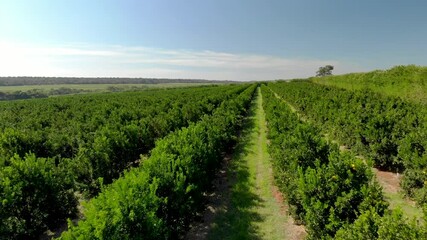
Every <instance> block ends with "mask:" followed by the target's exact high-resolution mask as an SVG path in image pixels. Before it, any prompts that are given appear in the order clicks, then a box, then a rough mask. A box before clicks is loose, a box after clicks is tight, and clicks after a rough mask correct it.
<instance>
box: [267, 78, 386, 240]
mask: <svg viewBox="0 0 427 240" xmlns="http://www.w3.org/2000/svg"><path fill="white" fill-rule="evenodd" d="M262 90H263V96H264V97H265V98H264V101H263V102H264V109H265V111H266V116H267V121H268V128H269V138H270V141H271V144H270V148H269V150H270V154H271V157H272V159H273V165H274V173H275V180H276V182H277V184H278V186H279V188H280V190H281V191H283V192H284V193H285V195H286V198H287V200H288V204H289V205H290V209H291V213H292V214H293V215H294V217H295V218H296V219H299V220H300V221H301V222H303V223H305V225H306V228H307V232H308V234H309V236H308V237H309V238H311V239H324V238H326V239H328V238H332V237H333V236H334V235H335V233H336V232H337V231H338V230H339V229H340V228H342V227H343V226H346V225H348V224H351V223H353V222H354V221H355V220H356V219H357V217H358V216H359V215H360V214H361V213H362V212H364V211H366V210H367V209H374V211H375V213H376V214H379V215H382V214H383V213H384V211H385V209H386V208H387V206H388V204H387V203H386V201H385V200H384V196H383V195H382V189H381V187H380V186H379V185H378V183H376V182H375V181H373V179H372V177H373V174H372V172H371V170H370V168H369V167H368V166H367V165H366V164H365V163H364V162H363V161H362V160H360V159H357V158H356V157H355V156H354V155H351V154H349V153H340V151H339V150H338V146H336V145H335V144H331V143H328V142H326V141H325V140H323V138H322V137H321V134H320V131H319V129H318V128H316V127H313V126H312V125H311V124H310V123H307V122H302V121H300V120H299V119H298V117H297V115H296V114H295V113H293V112H292V111H291V109H290V108H289V107H288V106H287V105H286V104H285V103H284V102H283V101H282V100H280V99H279V98H277V97H276V96H274V94H273V92H272V91H271V90H270V89H269V88H267V87H265V86H263V87H262ZM302 101H304V99H302Z"/></svg>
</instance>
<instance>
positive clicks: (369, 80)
mask: <svg viewBox="0 0 427 240" xmlns="http://www.w3.org/2000/svg"><path fill="white" fill-rule="evenodd" d="M310 80H311V81H312V82H315V83H319V84H324V85H331V86H336V87H340V88H345V89H350V90H358V89H370V90H372V91H375V92H379V93H381V94H385V95H389V96H396V97H401V98H403V99H406V100H411V101H415V102H418V103H424V104H427V67H421V66H415V65H408V66H396V67H393V68H391V69H388V70H384V71H383V70H376V71H372V72H367V73H350V74H345V75H338V76H327V77H313V78H310Z"/></svg>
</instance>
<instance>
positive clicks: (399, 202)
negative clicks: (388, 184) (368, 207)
mask: <svg viewBox="0 0 427 240" xmlns="http://www.w3.org/2000/svg"><path fill="white" fill-rule="evenodd" d="M384 196H385V198H386V200H387V201H388V202H389V203H390V206H389V207H390V209H397V208H400V209H401V210H402V212H403V214H404V216H406V217H407V218H409V219H410V220H412V219H413V218H415V219H417V220H418V221H423V212H422V210H421V209H420V208H418V207H417V206H416V205H415V203H414V202H410V201H409V200H407V199H405V198H404V197H403V196H402V194H401V193H393V192H387V191H384Z"/></svg>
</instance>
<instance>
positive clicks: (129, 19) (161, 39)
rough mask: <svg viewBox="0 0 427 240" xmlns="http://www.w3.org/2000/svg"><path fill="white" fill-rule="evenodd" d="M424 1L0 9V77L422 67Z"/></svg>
mask: <svg viewBox="0 0 427 240" xmlns="http://www.w3.org/2000/svg"><path fill="white" fill-rule="evenodd" d="M426 10H427V1H424V0H405V1H403V0H399V1H398V0H358V1H352V0H293V1H290V0H275V1H273V0H203V1H202V0H181V1H178V0H174V1H172V0H151V1H146V0H140V1H136V0H91V1H90V0H73V1H69V0H50V1H48V0H38V1H23V0H2V1H1V2H0V76H9V75H10V76H22V75H35V76H90V77H97V76H99V77H103V76H112V77H167V78H204V79H231V80H263V79H280V78H297V77H308V76H312V75H313V74H315V72H316V70H317V69H318V67H319V66H322V65H325V64H332V65H334V66H335V71H334V72H335V73H336V74H339V73H346V72H354V71H367V70H373V69H384V68H389V67H391V66H394V65H403V64H405V65H406V64H417V65H427V45H426V44H425V42H426V40H427V14H425V11H426Z"/></svg>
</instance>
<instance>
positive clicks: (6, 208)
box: [0, 154, 76, 239]
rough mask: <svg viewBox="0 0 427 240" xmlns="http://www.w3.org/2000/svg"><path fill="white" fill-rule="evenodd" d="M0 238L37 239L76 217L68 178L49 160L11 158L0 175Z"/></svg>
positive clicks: (33, 156) (29, 157) (74, 202)
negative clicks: (62, 220) (51, 228)
mask: <svg viewBox="0 0 427 240" xmlns="http://www.w3.org/2000/svg"><path fill="white" fill-rule="evenodd" d="M0 199H1V207H0V222H1V224H0V238H1V239H23V238H27V239H28V238H31V237H34V236H38V235H39V234H40V233H42V232H43V231H44V230H46V229H48V228H50V227H53V226H56V224H57V221H58V220H59V219H66V218H67V217H72V216H73V215H74V214H75V213H76V198H75V197H74V193H73V182H72V181H71V179H70V177H69V176H67V174H66V173H65V172H64V171H62V170H61V169H60V168H57V167H56V166H55V163H54V161H53V160H52V159H44V158H36V157H35V155H34V154H31V155H26V156H25V157H24V158H20V157H19V156H17V155H15V156H14V157H13V158H12V159H10V161H8V165H7V166H4V167H2V169H1V171H0Z"/></svg>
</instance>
